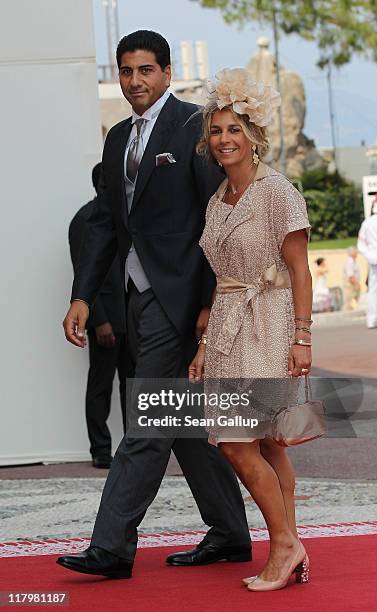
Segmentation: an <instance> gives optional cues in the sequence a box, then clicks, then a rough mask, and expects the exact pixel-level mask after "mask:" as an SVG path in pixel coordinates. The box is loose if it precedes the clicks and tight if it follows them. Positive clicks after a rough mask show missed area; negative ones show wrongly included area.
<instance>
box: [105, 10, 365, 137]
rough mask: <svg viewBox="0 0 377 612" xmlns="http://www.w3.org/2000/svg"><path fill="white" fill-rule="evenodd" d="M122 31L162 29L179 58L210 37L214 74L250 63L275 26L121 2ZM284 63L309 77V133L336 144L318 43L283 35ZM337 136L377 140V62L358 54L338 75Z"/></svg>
mask: <svg viewBox="0 0 377 612" xmlns="http://www.w3.org/2000/svg"><path fill="white" fill-rule="evenodd" d="M93 5H94V17H95V35H96V48H97V62H98V63H99V64H106V63H108V51H107V39H106V29H105V23H106V21H105V12H104V8H103V6H102V0H93ZM118 7H119V23H120V35H121V36H123V35H125V34H127V33H129V32H132V31H134V30H138V29H151V30H155V31H157V32H160V33H161V34H162V35H163V36H165V38H167V40H168V41H169V43H170V45H171V48H172V56H173V58H175V59H176V61H177V62H178V60H179V56H180V42H181V41H182V40H191V41H195V40H205V41H207V44H208V52H209V67H210V75H214V74H215V73H216V72H217V71H218V70H221V69H222V68H225V67H236V66H245V65H246V64H247V62H248V60H249V58H250V57H251V55H253V54H254V53H255V51H256V50H257V39H258V37H259V36H262V35H264V36H268V37H269V38H270V40H271V41H272V34H271V32H270V31H269V30H266V29H262V28H261V27H260V26H259V25H258V24H256V23H254V24H250V25H247V26H246V27H243V28H242V29H240V28H239V26H238V25H236V24H232V25H228V24H226V23H225V22H224V21H223V18H222V16H221V13H220V11H219V10H217V9H204V8H202V7H201V6H200V5H199V3H198V2H195V1H194V0H139V2H136V1H135V0H133V1H130V0H118ZM280 55H281V64H282V65H283V66H284V67H285V68H287V69H289V70H293V71H295V72H298V73H299V75H300V76H301V78H302V79H303V81H304V86H305V92H306V98H307V114H306V121H305V128H304V132H305V134H306V135H307V136H308V137H309V138H312V139H313V140H314V141H315V143H316V145H317V146H321V147H328V146H331V135H330V120H329V111H328V90H327V84H326V78H325V74H324V73H323V72H322V71H321V70H319V69H318V68H317V67H316V62H317V59H318V52H317V48H316V46H315V44H314V43H309V42H306V41H304V40H302V39H300V38H299V37H298V36H296V35H291V36H283V37H282V38H281V42H280ZM333 90H334V100H335V116H336V136H337V145H338V146H354V145H359V144H360V143H361V142H362V141H364V142H365V143H366V144H367V145H368V144H372V143H374V142H376V139H377V112H376V110H377V64H375V63H372V62H368V61H366V60H363V59H360V58H355V59H354V60H353V61H352V62H351V63H350V64H348V65H347V66H345V67H343V68H342V69H341V70H338V71H336V72H335V73H334V78H333Z"/></svg>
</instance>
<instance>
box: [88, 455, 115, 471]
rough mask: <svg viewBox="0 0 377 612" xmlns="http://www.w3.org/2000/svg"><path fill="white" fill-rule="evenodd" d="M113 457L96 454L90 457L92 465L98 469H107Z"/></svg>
mask: <svg viewBox="0 0 377 612" xmlns="http://www.w3.org/2000/svg"><path fill="white" fill-rule="evenodd" d="M112 460H113V458H112V456H111V455H98V456H94V457H93V458H92V466H93V467H95V468H99V469H100V470H109V469H110V466H111V462H112Z"/></svg>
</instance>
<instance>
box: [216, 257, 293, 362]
mask: <svg viewBox="0 0 377 612" xmlns="http://www.w3.org/2000/svg"><path fill="white" fill-rule="evenodd" d="M216 280H217V286H216V292H217V293H219V294H222V293H240V294H241V296H240V299H239V300H238V301H237V302H236V303H235V304H234V306H232V307H231V310H230V312H229V313H228V314H227V316H226V319H225V321H224V323H223V326H222V328H221V331H220V334H219V336H218V338H217V340H216V343H215V348H216V349H217V350H218V351H220V352H221V353H224V355H229V353H230V351H231V349H232V346H233V342H234V339H235V337H236V336H237V334H238V332H239V330H240V328H241V325H242V321H243V319H244V317H245V314H246V312H247V309H248V308H249V307H251V310H252V313H253V323H254V330H255V334H256V336H257V338H259V337H260V331H261V329H260V325H261V317H260V313H259V297H260V295H261V293H263V291H266V290H268V289H288V288H289V287H291V279H290V276H289V272H288V270H282V271H281V272H278V271H277V268H276V264H272V266H270V267H269V268H267V270H265V271H264V272H263V274H262V275H261V276H260V277H259V278H258V279H256V280H255V281H253V282H252V283H250V284H245V283H243V282H242V281H238V280H236V279H235V278H231V277H230V276H219V277H217V279H216Z"/></svg>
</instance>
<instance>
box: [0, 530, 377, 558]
mask: <svg viewBox="0 0 377 612" xmlns="http://www.w3.org/2000/svg"><path fill="white" fill-rule="evenodd" d="M298 532H299V535H300V538H303V539H305V538H333V537H347V536H363V535H365V536H368V535H369V536H370V535H377V521H371V522H354V523H334V524H328V525H301V526H300V527H298ZM204 533H205V532H204V531H192V532H180V533H157V534H140V535H139V542H138V548H163V547H167V546H192V545H193V546H195V545H196V544H198V543H199V542H200V540H201V539H202V538H203V535H204ZM250 535H251V539H252V541H253V542H261V541H264V540H268V534H267V529H265V528H258V529H251V530H250ZM89 542H90V539H89V538H70V539H67V540H60V539H59V540H58V539H57V540H38V541H33V540H30V541H29V540H28V541H20V542H3V543H0V557H28V556H39V555H63V554H70V553H79V552H81V551H83V550H85V549H86V548H87V547H88V545H89Z"/></svg>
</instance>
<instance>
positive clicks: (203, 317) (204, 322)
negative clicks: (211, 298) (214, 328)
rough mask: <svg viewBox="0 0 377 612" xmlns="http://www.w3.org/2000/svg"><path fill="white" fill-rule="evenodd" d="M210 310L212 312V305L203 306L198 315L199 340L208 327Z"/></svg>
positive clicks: (197, 332) (197, 331)
mask: <svg viewBox="0 0 377 612" xmlns="http://www.w3.org/2000/svg"><path fill="white" fill-rule="evenodd" d="M210 312H211V309H210V307H209V306H206V307H205V308H202V309H201V311H200V313H199V316H198V319H197V321H196V325H195V336H196V339H197V340H200V338H201V337H202V335H203V334H204V332H205V331H206V329H207V327H208V321H209V315H210Z"/></svg>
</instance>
